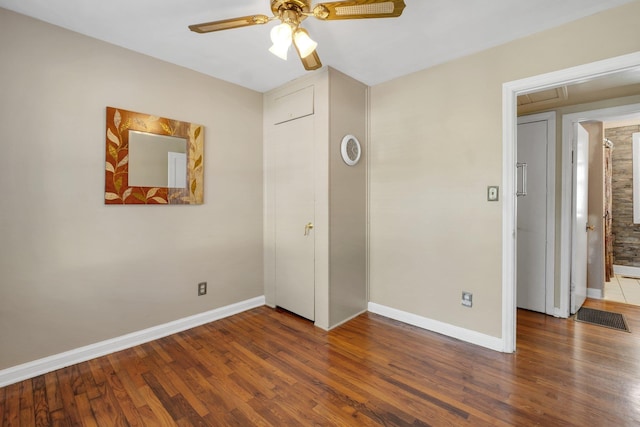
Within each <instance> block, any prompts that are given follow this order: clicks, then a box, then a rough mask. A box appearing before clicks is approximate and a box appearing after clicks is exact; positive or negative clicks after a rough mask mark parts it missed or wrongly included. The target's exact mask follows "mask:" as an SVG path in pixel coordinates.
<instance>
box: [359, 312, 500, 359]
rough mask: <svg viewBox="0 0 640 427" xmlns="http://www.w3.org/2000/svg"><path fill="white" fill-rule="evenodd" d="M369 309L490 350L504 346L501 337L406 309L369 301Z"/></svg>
mask: <svg viewBox="0 0 640 427" xmlns="http://www.w3.org/2000/svg"><path fill="white" fill-rule="evenodd" d="M369 311H370V312H372V313H375V314H379V315H381V316H385V317H389V318H391V319H394V320H399V321H400V322H404V323H408V324H410V325H413V326H417V327H419V328H422V329H427V330H429V331H433V332H437V333H439V334H442V335H446V336H448V337H452V338H456V339H459V340H461V341H465V342H468V343H471V344H475V345H479V346H481V347H486V348H489V349H491V350H495V351H500V352H503V351H504V348H505V345H504V342H503V340H502V339H501V338H496V337H492V336H490V335H485V334H481V333H479V332H476V331H471V330H469V329H465V328H461V327H459V326H454V325H450V324H448V323H443V322H440V321H438V320H433V319H429V318H427V317H422V316H418V315H416V314H412V313H408V312H406V311H401V310H396V309H395V308H391V307H386V306H384V305H380V304H376V303H374V302H370V303H369Z"/></svg>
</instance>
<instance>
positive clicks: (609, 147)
mask: <svg viewBox="0 0 640 427" xmlns="http://www.w3.org/2000/svg"><path fill="white" fill-rule="evenodd" d="M607 142H609V141H607ZM604 147H605V148H604V276H605V281H607V282H609V281H611V277H613V232H612V227H611V225H612V218H611V210H612V205H613V203H612V193H611V180H612V175H613V165H612V162H611V156H612V154H613V144H611V143H610V142H609V143H605V145H604Z"/></svg>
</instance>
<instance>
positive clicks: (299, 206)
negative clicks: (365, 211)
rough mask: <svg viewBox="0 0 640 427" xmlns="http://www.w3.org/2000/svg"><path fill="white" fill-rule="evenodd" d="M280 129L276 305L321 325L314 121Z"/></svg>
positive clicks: (277, 136) (290, 123)
mask: <svg viewBox="0 0 640 427" xmlns="http://www.w3.org/2000/svg"><path fill="white" fill-rule="evenodd" d="M275 128H276V129H275V131H274V134H273V141H274V146H275V161H276V162H275V163H276V164H275V279H276V280H275V281H276V284H275V290H276V295H275V298H276V305H277V306H279V307H282V308H284V309H286V310H289V311H292V312H294V313H296V314H298V315H300V316H302V317H305V318H307V319H309V320H315V319H314V317H315V282H314V254H315V250H314V243H315V230H314V229H313V222H314V202H315V192H314V169H313V165H314V161H313V160H314V159H313V140H314V118H313V116H312V115H311V116H307V117H302V118H298V119H295V120H291V121H288V122H284V123H280V124H278V125H276V126H275Z"/></svg>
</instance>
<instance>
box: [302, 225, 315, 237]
mask: <svg viewBox="0 0 640 427" xmlns="http://www.w3.org/2000/svg"><path fill="white" fill-rule="evenodd" d="M311 230H313V223H311V222H310V223H308V224H307V225H305V226H304V235H305V236H308V235H309V232H310V231H311Z"/></svg>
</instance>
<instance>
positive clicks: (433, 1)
mask: <svg viewBox="0 0 640 427" xmlns="http://www.w3.org/2000/svg"><path fill="white" fill-rule="evenodd" d="M632 1H634V0H405V2H406V4H407V7H406V9H405V10H404V13H403V15H402V16H401V17H400V18H392V19H362V20H347V21H318V20H315V19H313V18H309V19H307V20H305V21H304V23H303V26H304V27H305V28H307V29H308V30H309V32H310V34H311V36H312V38H314V39H315V40H316V41H317V42H318V44H319V46H318V54H319V55H320V59H321V60H322V63H323V64H324V65H330V66H332V67H334V68H336V69H338V70H340V71H342V72H344V73H346V74H348V75H350V76H352V77H354V78H356V79H358V80H360V81H361V82H363V83H366V84H368V85H375V84H378V83H382V82H384V81H387V80H390V79H393V78H396V77H399V76H402V75H406V74H409V73H411V72H414V71H418V70H421V69H425V68H428V67H431V66H433V65H436V64H440V63H443V62H446V61H449V60H451V59H455V58H459V57H462V56H465V55H468V54H471V53H474V52H478V51H481V50H484V49H487V48H490V47H493V46H497V45H499V44H502V43H505V42H508V41H510V40H513V39H516V38H520V37H524V36H527V35H529V34H533V33H536V32H539V31H542V30H545V29H548V28H552V27H555V26H558V25H561V24H563V23H566V22H569V21H573V20H576V19H579V18H581V17H584V16H588V15H592V14H594V13H597V12H600V11H603V10H606V9H610V8H613V7H616V6H619V5H622V4H625V3H630V2H632ZM315 3H318V2H314V4H315ZM0 7H3V8H6V9H9V10H13V11H15V12H18V13H22V14H25V15H28V16H32V17H34V18H37V19H40V20H43V21H46V22H50V23H52V24H55V25H59V26H61V27H64V28H68V29H70V30H73V31H76V32H79V33H82V34H86V35H88V36H91V37H95V38H97V39H100V40H104V41H107V42H109V43H113V44H116V45H119V46H122V47H125V48H128V49H131V50H134V51H137V52H141V53H144V54H147V55H150V56H153V57H156V58H159V59H162V60H165V61H168V62H172V63H174V64H178V65H181V66H184V67H186V68H190V69H193V70H196V71H199V72H202V73H204V74H208V75H211V76H214V77H217V78H220V79H222V80H226V81H229V82H232V83H236V84H238V85H241V86H244V87H247V88H250V89H254V90H257V91H260V92H265V91H267V90H270V89H272V88H275V87H278V86H280V85H282V84H284V83H286V82H288V81H290V80H293V79H295V78H297V77H300V76H302V75H304V74H305V73H307V71H305V70H304V68H303V67H302V64H301V63H300V61H299V60H298V59H297V57H296V56H295V55H294V54H290V55H289V60H288V61H283V60H281V59H279V58H277V57H276V56H274V55H272V54H271V53H269V52H268V48H269V47H270V45H271V42H270V39H269V31H270V29H271V27H272V26H273V25H276V23H275V22H271V23H269V24H266V25H260V26H254V27H245V28H237V29H233V30H227V31H222V32H215V33H209V34H197V33H193V32H191V31H189V29H188V28H187V26H188V25H190V24H197V23H201V22H208V21H215V20H220V19H227V18H235V17H239V16H246V15H254V14H265V15H269V16H270V15H271V9H270V7H269V0H108V1H105V0H101V1H97V0H55V1H52V0H0ZM594 31H595V30H594ZM602 31H606V29H602Z"/></svg>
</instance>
